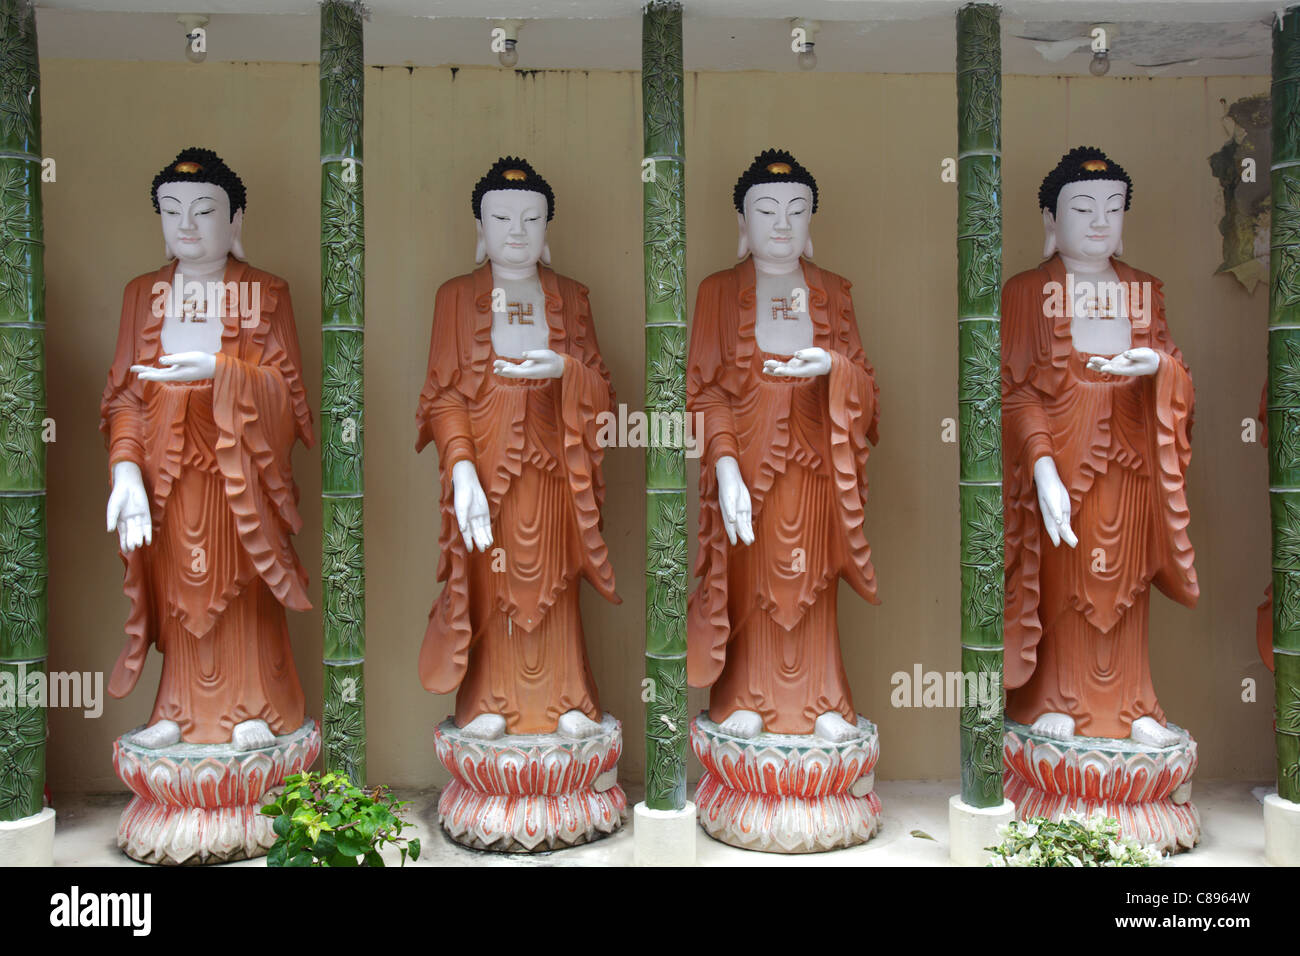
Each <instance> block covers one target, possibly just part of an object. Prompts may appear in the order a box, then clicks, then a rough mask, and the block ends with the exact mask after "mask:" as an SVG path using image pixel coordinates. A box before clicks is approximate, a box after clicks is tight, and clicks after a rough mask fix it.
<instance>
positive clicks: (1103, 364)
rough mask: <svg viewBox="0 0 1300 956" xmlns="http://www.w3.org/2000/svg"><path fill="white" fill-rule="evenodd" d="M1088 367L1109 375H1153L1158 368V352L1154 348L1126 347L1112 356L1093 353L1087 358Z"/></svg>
mask: <svg viewBox="0 0 1300 956" xmlns="http://www.w3.org/2000/svg"><path fill="white" fill-rule="evenodd" d="M1088 368H1090V369H1092V370H1093V371H1094V372H1106V373H1108V374H1110V375H1154V374H1156V371H1157V370H1158V369H1159V368H1160V353H1159V352H1157V351H1156V350H1155V349H1148V348H1139V349H1126V350H1124V351H1123V352H1120V353H1119V354H1118V355H1116V356H1115V357H1114V358H1110V359H1108V358H1106V357H1105V356H1103V355H1094V356H1093V357H1092V358H1090V359H1088Z"/></svg>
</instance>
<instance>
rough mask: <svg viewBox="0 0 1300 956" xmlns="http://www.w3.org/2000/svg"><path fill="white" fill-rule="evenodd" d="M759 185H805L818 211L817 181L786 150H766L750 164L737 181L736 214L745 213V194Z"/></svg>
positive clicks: (815, 209) (735, 192)
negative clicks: (809, 190)
mask: <svg viewBox="0 0 1300 956" xmlns="http://www.w3.org/2000/svg"><path fill="white" fill-rule="evenodd" d="M759 183H803V184H804V185H805V186H807V187H808V188H809V189H811V190H812V194H813V205H812V211H813V212H816V211H817V180H815V179H813V175H812V173H810V172H808V170H806V169H804V168H803V167H802V166H801V165H799V161H798V160H797V159H795V158H794V156H792V155H791V154H790V153H789V152H787V151H786V150H784V149H765V150H763V151H762V152H761V153H759V154H758V155H757V156H755V157H754V161H753V162H752V163H750V165H749V168H748V169H747V170H745V171H744V172H743V173H741V174H740V178H739V179H738V180H736V188H735V189H734V190H733V191H732V193H731V201H732V202H733V203H734V204H735V206H736V212H739V213H743V212H744V211H745V193H747V192H749V190H750V187H751V186H757V185H758V184H759Z"/></svg>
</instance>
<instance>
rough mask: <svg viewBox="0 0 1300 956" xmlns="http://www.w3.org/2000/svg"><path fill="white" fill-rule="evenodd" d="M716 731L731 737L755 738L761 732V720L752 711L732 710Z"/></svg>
mask: <svg viewBox="0 0 1300 956" xmlns="http://www.w3.org/2000/svg"><path fill="white" fill-rule="evenodd" d="M718 729H719V730H721V731H722V732H723V733H724V734H731V736H733V737H744V738H746V739H748V738H750V737H757V736H758V735H759V734H761V733H762V732H763V718H762V717H760V716H758V714H756V713H754V712H753V711H752V710H733V711H732V712H731V716H730V717H728V718H727V719H726V720H724V721H723V722H722V725H721V726H720V727H719V728H718Z"/></svg>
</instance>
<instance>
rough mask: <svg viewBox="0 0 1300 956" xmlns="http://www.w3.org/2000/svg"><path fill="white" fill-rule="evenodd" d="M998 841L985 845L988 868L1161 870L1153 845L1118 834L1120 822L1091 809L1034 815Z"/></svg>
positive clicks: (1000, 833) (1002, 833)
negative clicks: (1054, 816) (1050, 815)
mask: <svg viewBox="0 0 1300 956" xmlns="http://www.w3.org/2000/svg"><path fill="white" fill-rule="evenodd" d="M998 836H1000V837H1002V843H1001V844H1000V845H998V846H991V847H988V850H989V851H990V852H991V853H992V854H993V860H992V862H991V863H990V864H989V865H990V866H1160V865H1161V864H1162V863H1163V861H1164V858H1163V857H1162V856H1161V855H1160V851H1159V850H1157V849H1156V848H1155V846H1153V845H1143V844H1141V843H1138V842H1137V841H1136V840H1134V839H1133V838H1132V837H1126V836H1122V835H1121V834H1120V832H1119V821H1118V820H1116V819H1115V818H1114V817H1108V816H1106V814H1105V812H1104V811H1102V810H1100V809H1098V810H1094V811H1093V812H1092V814H1091V815H1090V816H1084V815H1083V814H1082V813H1078V812H1077V811H1073V810H1067V811H1066V812H1065V813H1063V814H1061V819H1060V820H1059V821H1052V820H1048V819H1047V818H1046V817H1036V818H1034V819H1033V820H1029V821H1025V822H1021V821H1019V820H1016V821H1013V822H1011V823H1009V824H1006V825H1004V826H1001V827H999V828H998Z"/></svg>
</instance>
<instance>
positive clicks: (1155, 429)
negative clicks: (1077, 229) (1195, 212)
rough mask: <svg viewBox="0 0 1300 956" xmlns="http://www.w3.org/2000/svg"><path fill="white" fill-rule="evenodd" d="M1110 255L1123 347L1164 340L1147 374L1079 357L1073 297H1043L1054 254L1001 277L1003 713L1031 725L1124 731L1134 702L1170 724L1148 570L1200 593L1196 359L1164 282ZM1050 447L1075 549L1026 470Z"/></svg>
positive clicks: (1139, 712) (1062, 275)
mask: <svg viewBox="0 0 1300 956" xmlns="http://www.w3.org/2000/svg"><path fill="white" fill-rule="evenodd" d="M1111 264H1112V265H1113V267H1114V269H1115V272H1116V275H1117V277H1118V279H1119V281H1120V282H1123V283H1125V284H1128V286H1129V288H1130V289H1132V290H1136V291H1137V292H1138V295H1137V297H1136V299H1134V298H1132V297H1131V298H1130V306H1129V309H1130V313H1131V314H1132V315H1133V316H1134V318H1133V319H1131V321H1132V324H1133V331H1132V347H1133V348H1141V347H1146V348H1151V349H1154V350H1155V351H1157V352H1159V353H1160V368H1159V370H1158V371H1157V372H1156V373H1155V374H1154V375H1144V376H1136V377H1129V376H1121V375H1105V374H1100V373H1096V372H1092V371H1090V370H1089V369H1088V368H1087V367H1086V363H1087V360H1088V356H1087V355H1085V354H1082V353H1079V352H1077V351H1075V349H1074V347H1073V342H1072V339H1071V336H1070V322H1071V303H1069V302H1068V301H1066V300H1068V296H1064V295H1062V296H1061V298H1060V299H1058V300H1057V302H1059V303H1061V308H1059V309H1055V311H1057V312H1059V313H1060V314H1059V315H1053V314H1052V312H1053V311H1054V308H1053V304H1052V303H1049V297H1050V295H1051V292H1050V290H1051V287H1050V286H1049V283H1053V282H1055V283H1059V286H1058V287H1057V288H1060V289H1064V287H1065V282H1066V272H1065V266H1064V264H1063V263H1062V262H1061V259H1060V257H1059V256H1053V257H1052V258H1051V259H1049V260H1047V261H1046V262H1044V263H1043V264H1042V265H1041V266H1039V267H1038V268H1037V269H1031V270H1029V271H1027V272H1022V273H1020V274H1019V275H1017V276H1015V277H1013V278H1012V279H1011V280H1010V281H1008V282H1007V283H1006V285H1005V287H1004V288H1003V290H1002V429H1003V435H1002V462H1003V481H1004V484H1003V503H1004V506H1005V521H1006V552H1005V560H1006V619H1005V641H1006V643H1005V646H1006V663H1005V666H1006V677H1005V683H1006V687H1007V709H1006V712H1007V716H1008V717H1009V718H1011V719H1012V720H1015V721H1018V722H1020V723H1024V724H1031V723H1033V721H1034V720H1036V719H1037V718H1038V717H1040V716H1042V714H1044V713H1046V712H1049V711H1050V712H1056V713H1063V714H1068V715H1069V716H1071V717H1073V718H1074V721H1075V732H1076V733H1077V734H1079V735H1080V736H1090V737H1127V736H1128V735H1129V734H1130V733H1131V729H1132V724H1133V721H1134V720H1135V719H1137V718H1138V717H1144V716H1152V717H1155V718H1156V719H1157V720H1159V721H1160V722H1161V723H1164V713H1163V711H1162V710H1161V709H1160V705H1159V703H1158V702H1157V700H1156V694H1155V689H1154V687H1153V685H1152V682H1151V668H1150V662H1149V659H1148V648H1147V639H1148V601H1149V594H1150V590H1149V589H1150V585H1151V584H1152V583H1154V584H1155V585H1156V587H1158V588H1159V589H1160V590H1161V591H1163V592H1164V593H1165V594H1166V595H1168V596H1169V597H1170V598H1172V599H1174V600H1175V601H1178V602H1179V603H1181V604H1185V605H1187V606H1188V607H1192V606H1194V605H1195V604H1196V598H1197V595H1198V594H1199V587H1198V585H1197V580H1196V570H1195V568H1193V566H1192V562H1193V557H1194V555H1193V551H1192V544H1191V541H1190V540H1189V538H1188V536H1187V524H1188V512H1187V494H1186V490H1185V487H1184V479H1185V476H1186V473H1187V465H1188V462H1189V461H1190V460H1191V453H1192V452H1191V427H1192V411H1193V401H1194V395H1193V391H1192V378H1191V374H1190V373H1189V372H1188V370H1187V366H1186V365H1185V364H1184V363H1183V359H1182V354H1181V353H1180V352H1179V351H1178V348H1177V346H1175V345H1174V343H1173V340H1172V338H1170V335H1169V328H1168V326H1167V325H1166V323H1165V307H1164V296H1163V294H1162V292H1161V284H1160V281H1159V280H1158V279H1156V278H1155V277H1154V276H1151V275H1148V274H1147V273H1145V272H1139V271H1138V270H1136V269H1133V268H1132V267H1130V266H1128V265H1126V264H1124V263H1123V262H1120V261H1119V260H1115V259H1112V260H1111ZM1133 283H1137V285H1133ZM1143 283H1149V286H1144V285H1143ZM1145 288H1149V289H1150V297H1149V300H1148V299H1147V298H1145V297H1144V294H1143V292H1142V290H1143V289H1145ZM1147 320H1149V321H1147ZM1043 455H1050V456H1051V457H1052V459H1053V460H1054V461H1055V463H1056V469H1057V472H1058V473H1059V474H1060V477H1061V481H1062V482H1064V483H1065V485H1066V487H1067V488H1068V489H1069V494H1070V509H1071V510H1070V527H1071V528H1073V529H1074V532H1075V534H1076V536H1077V537H1078V539H1079V545H1078V547H1077V548H1070V547H1069V546H1068V545H1067V544H1065V542H1064V541H1063V542H1061V544H1060V545H1059V546H1058V547H1053V546H1052V544H1051V542H1050V541H1049V540H1048V539H1047V532H1046V530H1045V529H1044V527H1043V519H1042V515H1041V514H1040V512H1039V507H1038V492H1037V489H1036V487H1035V485H1034V482H1033V467H1034V462H1035V461H1037V460H1038V459H1039V458H1040V457H1042V456H1043Z"/></svg>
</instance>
